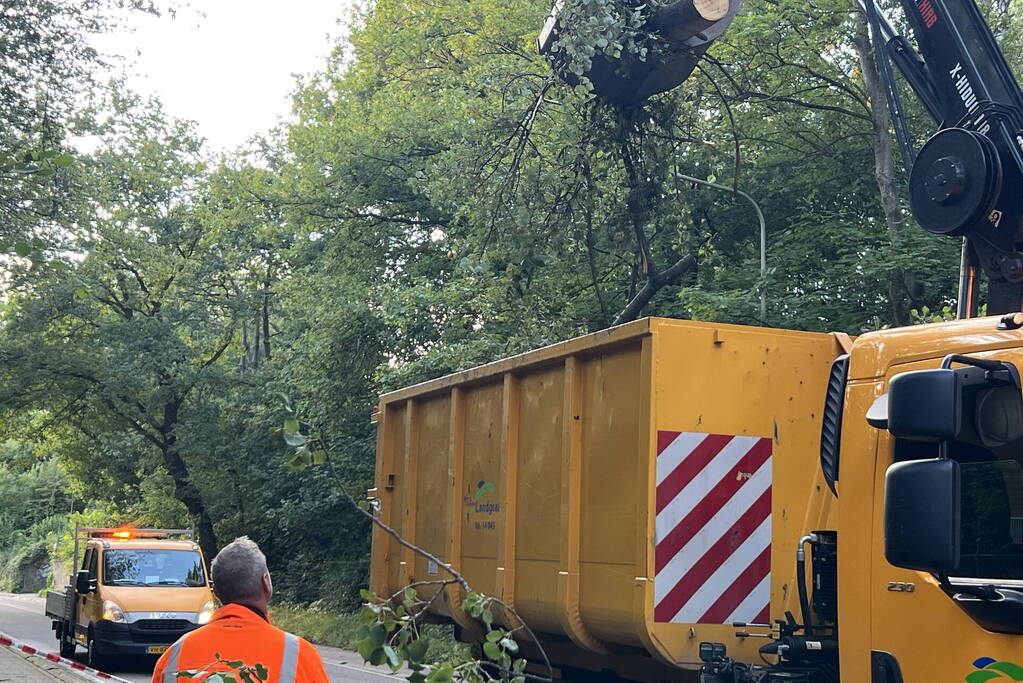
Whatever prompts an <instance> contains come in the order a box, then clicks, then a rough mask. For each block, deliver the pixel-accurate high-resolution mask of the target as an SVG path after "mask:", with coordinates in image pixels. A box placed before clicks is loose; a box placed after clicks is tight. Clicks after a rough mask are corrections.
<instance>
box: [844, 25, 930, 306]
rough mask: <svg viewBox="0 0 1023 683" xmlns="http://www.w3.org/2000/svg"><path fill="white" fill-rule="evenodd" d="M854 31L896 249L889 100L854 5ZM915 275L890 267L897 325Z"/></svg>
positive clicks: (898, 228) (898, 216) (900, 217)
mask: <svg viewBox="0 0 1023 683" xmlns="http://www.w3.org/2000/svg"><path fill="white" fill-rule="evenodd" d="M853 23H854V26H855V32H854V34H853V40H852V42H853V48H854V49H855V50H856V56H857V58H858V59H859V62H860V69H861V70H862V71H863V83H864V86H865V88H866V91H867V100H868V104H869V106H870V119H871V124H872V129H873V131H872V132H873V135H872V137H871V139H872V141H873V146H874V179H875V180H876V181H877V188H878V190H879V192H880V195H881V210H882V211H883V212H884V218H885V223H886V224H887V226H888V236H889V240H890V242H891V243H892V245H893V246H894V247H896V248H898V247H899V245H900V239H899V233H901V232H902V229H903V227H904V226H905V215H904V214H903V212H902V205H901V203H900V196H899V187H898V183H897V182H896V171H895V161H894V157H893V156H892V136H891V133H890V132H889V126H890V123H891V120H890V117H889V110H888V100H887V99H886V98H885V90H884V84H883V83H882V82H881V77H880V75H879V74H878V71H877V63H876V62H875V61H874V55H873V50H872V49H871V44H870V34H869V33H868V24H867V18H866V15H865V14H864V13H863V12H862V11H861V10H860V9H859V8H858V7H857V8H856V9H855V10H854V12H853ZM916 290H917V283H916V277H915V275H914V274H913V273H912V272H910V271H907V270H905V269H902V268H893V269H892V270H891V272H890V273H889V278H888V297H889V306H890V307H891V314H892V320H893V322H894V323H895V324H896V325H908V324H909V322H910V314H909V309H910V306H911V304H912V300H913V299H914V298H915V297H916V295H917V291H916Z"/></svg>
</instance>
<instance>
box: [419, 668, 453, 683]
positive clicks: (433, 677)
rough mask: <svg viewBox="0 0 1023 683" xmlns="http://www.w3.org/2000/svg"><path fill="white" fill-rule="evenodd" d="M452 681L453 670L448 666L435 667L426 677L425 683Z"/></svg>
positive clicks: (448, 682)
mask: <svg viewBox="0 0 1023 683" xmlns="http://www.w3.org/2000/svg"><path fill="white" fill-rule="evenodd" d="M454 680H455V668H454V667H453V666H451V665H450V664H441V665H440V666H435V667H434V668H433V669H431V670H430V674H429V675H428V676H427V677H426V681H427V683H451V682H452V681H454Z"/></svg>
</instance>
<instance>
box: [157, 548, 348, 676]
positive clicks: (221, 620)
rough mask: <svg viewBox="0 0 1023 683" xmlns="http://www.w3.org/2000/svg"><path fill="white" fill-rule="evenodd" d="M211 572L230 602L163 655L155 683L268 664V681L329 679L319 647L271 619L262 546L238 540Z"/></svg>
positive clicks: (215, 587) (270, 586)
mask: <svg viewBox="0 0 1023 683" xmlns="http://www.w3.org/2000/svg"><path fill="white" fill-rule="evenodd" d="M210 574H211V578H212V581H213V592H214V594H215V595H216V596H217V598H218V599H219V600H220V602H221V604H223V605H224V606H223V607H221V608H220V609H219V610H217V611H216V613H215V614H214V615H213V618H212V619H210V622H209V623H208V624H206V625H205V626H202V627H200V628H198V629H196V630H195V631H192V632H190V633H187V634H185V635H184V636H182V637H181V638H179V639H178V641H177V642H176V643H174V645H172V646H171V647H170V648H169V649H168V650H167V651H166V652H164V653H163V655H162V656H161V657H160V661H158V662H157V663H156V668H155V669H154V670H153V681H152V683H189V681H190V680H198V681H201V680H203V679H205V678H206V677H207V676H208V675H209V674H211V673H214V672H218V671H223V672H230V671H235V672H237V671H238V667H239V666H247V667H251V668H252V669H253V670H258V671H260V673H263V672H262V669H263V668H265V669H266V672H265V673H266V679H265V682H264V683H328V678H327V672H326V671H324V670H323V660H322V659H320V653H319V652H317V651H316V648H314V647H313V646H312V645H310V644H309V643H308V641H306V640H304V639H302V638H299V637H298V636H296V635H293V634H291V633H288V632H286V631H282V630H281V629H279V628H277V627H276V626H274V625H272V624H271V623H270V617H269V616H268V615H267V603H268V602H269V600H270V596H271V595H272V594H273V584H272V583H271V582H270V573H269V572H268V571H267V569H266V557H265V556H264V555H263V553H262V551H260V549H259V546H258V545H256V544H255V543H254V542H253V541H251V540H249V538H248V537H245V536H242V537H241V538H236V539H235V540H234V542H232V543H230V544H229V545H227V546H225V547H224V549H223V550H221V551H220V553H218V554H217V556H216V557H215V558H214V559H213V563H212V564H211V566H210ZM239 661H240V662H241V663H242V664H241V665H239V664H238V662H239ZM229 662H230V664H233V665H234V666H231V665H229ZM183 671H189V672H195V673H191V674H190V676H189V677H180V678H179V677H178V676H177V675H176V674H177V672H183ZM252 679H253V680H258V679H259V677H257V676H255V675H253V676H252Z"/></svg>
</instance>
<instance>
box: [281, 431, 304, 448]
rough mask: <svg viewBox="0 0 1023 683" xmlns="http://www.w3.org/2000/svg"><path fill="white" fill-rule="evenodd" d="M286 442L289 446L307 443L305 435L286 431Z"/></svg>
mask: <svg viewBox="0 0 1023 683" xmlns="http://www.w3.org/2000/svg"><path fill="white" fill-rule="evenodd" d="M284 442H285V443H287V444H288V445H289V446H302V445H304V444H305V437H304V436H302V435H301V434H298V433H297V432H284Z"/></svg>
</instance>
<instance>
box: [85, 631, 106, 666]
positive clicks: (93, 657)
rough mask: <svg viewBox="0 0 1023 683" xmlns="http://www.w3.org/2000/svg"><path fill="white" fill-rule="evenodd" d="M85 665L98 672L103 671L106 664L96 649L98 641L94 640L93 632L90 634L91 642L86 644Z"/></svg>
mask: <svg viewBox="0 0 1023 683" xmlns="http://www.w3.org/2000/svg"><path fill="white" fill-rule="evenodd" d="M85 663H86V665H88V666H90V667H92V668H93V669H96V670H97V671H103V667H104V665H105V664H106V662H105V661H104V660H103V656H102V655H101V654H100V653H99V650H98V649H97V648H96V641H95V639H93V637H92V632H91V631H90V632H89V640H88V641H87V644H86V657H85Z"/></svg>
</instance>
